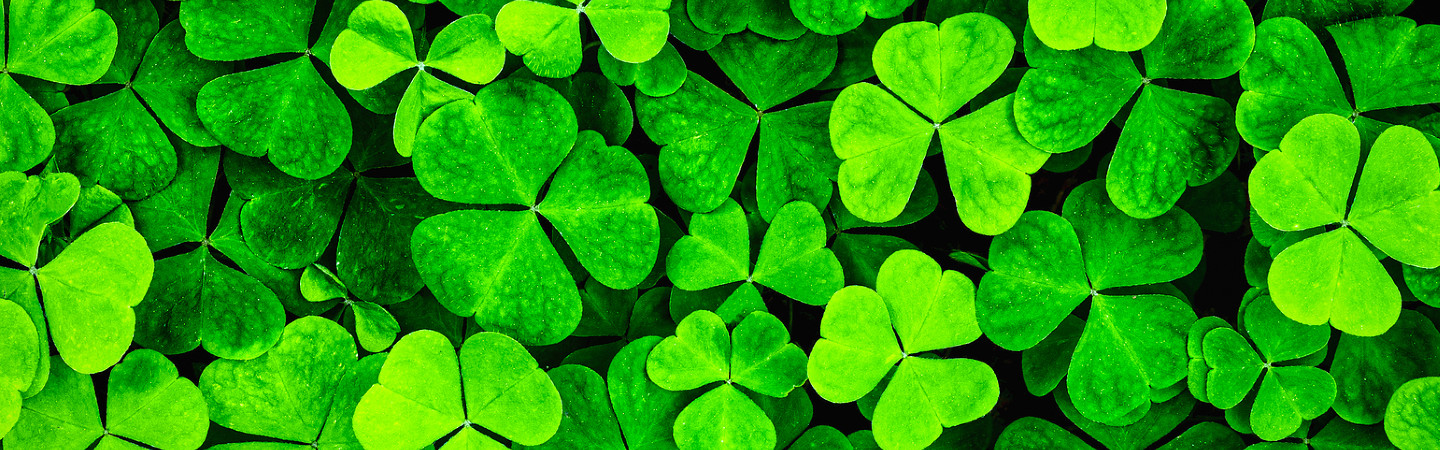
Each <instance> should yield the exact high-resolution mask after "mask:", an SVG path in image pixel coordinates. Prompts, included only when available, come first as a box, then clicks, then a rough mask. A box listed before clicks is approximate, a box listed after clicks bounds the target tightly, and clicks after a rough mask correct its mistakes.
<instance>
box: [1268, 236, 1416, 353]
mask: <svg viewBox="0 0 1440 450" xmlns="http://www.w3.org/2000/svg"><path fill="white" fill-rule="evenodd" d="M1268 281H1269V283H1270V290H1271V294H1270V295H1271V296H1272V298H1273V299H1274V300H1275V306H1278V307H1279V308H1280V311H1281V312H1284V313H1285V315H1286V316H1287V317H1289V318H1291V319H1293V320H1295V321H1297V322H1300V323H1303V324H1306V325H1321V324H1324V323H1325V322H1327V321H1328V322H1330V324H1331V325H1333V326H1334V327H1335V329H1338V330H1340V331H1344V332H1346V333H1350V334H1354V335H1357V336H1378V335H1380V334H1381V333H1384V332H1385V330H1388V329H1390V326H1391V325H1394V324H1395V321H1396V320H1397V319H1398V318H1399V316H1400V290H1399V288H1398V287H1396V286H1395V281H1394V280H1392V279H1391V278H1390V274H1388V273H1386V272H1385V268H1384V267H1381V265H1380V262H1379V261H1376V260H1375V255H1374V254H1373V253H1371V252H1370V249H1369V248H1367V247H1366V246H1365V243H1364V242H1361V241H1360V238H1358V237H1356V236H1355V233H1354V232H1353V231H1350V229H1348V228H1342V229H1339V230H1335V231H1331V232H1327V233H1325V234H1322V235H1319V236H1315V237H1312V238H1309V239H1305V240H1303V241H1300V242H1299V243H1297V244H1295V245H1292V246H1290V247H1289V248H1286V249H1285V251H1282V252H1280V255H1279V256H1277V257H1275V263H1274V265H1272V266H1271V268H1270V276H1269V278H1268Z"/></svg>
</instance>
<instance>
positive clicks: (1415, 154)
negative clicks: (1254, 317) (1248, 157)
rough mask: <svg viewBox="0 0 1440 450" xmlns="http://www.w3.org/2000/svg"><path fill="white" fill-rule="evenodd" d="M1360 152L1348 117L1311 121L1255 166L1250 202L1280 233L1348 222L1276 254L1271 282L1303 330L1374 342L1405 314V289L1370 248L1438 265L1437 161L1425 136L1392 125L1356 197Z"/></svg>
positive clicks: (1404, 259)
mask: <svg viewBox="0 0 1440 450" xmlns="http://www.w3.org/2000/svg"><path fill="white" fill-rule="evenodd" d="M1360 145H1361V137H1360V133H1359V131H1358V130H1357V129H1356V127H1355V125H1352V124H1351V123H1350V122H1349V121H1348V120H1346V119H1345V118H1343V117H1340V116H1335V115H1331V114H1321V115H1315V116H1311V117H1308V118H1306V119H1305V120H1303V121H1301V122H1300V123H1299V124H1297V125H1296V126H1295V128H1294V129H1292V130H1291V131H1290V132H1289V133H1287V134H1286V136H1285V139H1284V140H1283V141H1282V142H1281V143H1280V147H1279V150H1278V151H1273V152H1270V153H1269V154H1267V155H1266V156H1265V157H1264V158H1262V159H1261V160H1260V162H1259V163H1257V164H1256V166H1255V170H1254V171H1253V172H1251V176H1250V197H1251V199H1253V202H1254V206H1255V210H1256V211H1257V212H1258V213H1259V215H1260V217H1261V218H1262V219H1264V220H1265V222H1266V223H1268V224H1269V225H1270V226H1272V227H1274V228H1276V229H1280V230H1284V231H1300V230H1307V229H1312V228H1316V227H1320V226H1323V225H1330V224H1335V223H1339V224H1340V225H1341V227H1340V228H1339V229H1336V230H1333V231H1327V232H1324V233H1323V234H1320V235H1317V236H1314V237H1309V238H1306V239H1304V240H1302V241H1300V242H1298V243H1295V244H1294V245H1291V246H1289V247H1288V248H1285V249H1284V250H1283V251H1281V252H1280V254H1279V255H1278V256H1276V257H1275V263H1274V265H1273V266H1272V267H1271V269H1270V274H1269V276H1268V283H1269V285H1270V289H1271V291H1272V295H1273V296H1274V299H1275V304H1276V305H1277V306H1279V307H1280V310H1281V311H1284V312H1285V315H1286V316H1289V317H1290V318H1291V319H1295V320H1297V321H1299V322H1301V323H1305V324H1310V325H1319V324H1324V323H1326V322H1327V321H1328V322H1330V323H1331V324H1332V325H1334V326H1335V328H1336V329H1338V330H1340V331H1344V332H1346V333H1350V334H1354V335H1358V336H1377V335H1380V334H1382V333H1384V332H1385V330H1388V329H1389V328H1390V326H1391V325H1393V324H1394V323H1395V321H1396V319H1397V318H1398V317H1399V314H1400V292H1399V288H1398V287H1397V286H1396V285H1395V281H1394V280H1393V279H1391V277H1390V275H1389V274H1388V273H1386V272H1385V269H1384V268H1383V267H1381V265H1380V262H1379V261H1377V260H1376V254H1372V253H1371V251H1370V249H1369V248H1368V247H1367V246H1366V241H1368V242H1369V243H1370V244H1371V245H1374V246H1375V247H1376V248H1377V249H1378V250H1379V251H1380V252H1383V254H1385V255H1388V256H1390V257H1393V258H1395V259H1396V260H1398V261H1400V262H1402V263H1405V264H1409V265H1415V266H1420V267H1425V268H1430V267H1435V266H1437V265H1440V251H1436V250H1435V249H1434V248H1433V247H1431V246H1427V245H1423V244H1421V243H1423V242H1429V241H1431V240H1434V239H1437V238H1440V222H1437V219H1436V218H1440V192H1436V188H1437V187H1440V163H1437V162H1436V156H1435V153H1434V151H1433V150H1432V149H1431V148H1430V144H1429V142H1427V141H1426V139H1425V137H1424V135H1422V134H1421V133H1420V132H1419V131H1416V130H1415V129H1413V128H1409V127H1403V126H1402V127H1392V128H1390V129H1387V130H1385V132H1384V133H1382V134H1381V135H1380V137H1378V138H1377V139H1376V140H1375V144H1374V146H1373V147H1372V149H1371V151H1370V154H1369V156H1368V158H1367V160H1366V164H1365V171H1364V172H1363V173H1361V174H1360V180H1359V183H1358V185H1357V187H1356V188H1355V189H1353V190H1352V189H1351V185H1352V184H1351V183H1353V182H1354V179H1355V174H1356V172H1358V167H1359V163H1360V154H1361V152H1360ZM1352 192H1353V193H1354V195H1355V200H1354V202H1353V203H1351V204H1348V205H1347V202H1348V201H1349V198H1350V194H1351V193H1352ZM1357 233H1358V234H1357ZM1361 236H1363V237H1364V238H1365V239H1366V241H1362V240H1361Z"/></svg>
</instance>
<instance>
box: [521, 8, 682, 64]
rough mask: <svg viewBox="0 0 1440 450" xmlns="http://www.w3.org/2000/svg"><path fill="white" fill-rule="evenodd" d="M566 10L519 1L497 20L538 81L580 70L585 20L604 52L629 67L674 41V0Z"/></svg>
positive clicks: (650, 56)
mask: <svg viewBox="0 0 1440 450" xmlns="http://www.w3.org/2000/svg"><path fill="white" fill-rule="evenodd" d="M566 1H568V2H570V3H572V4H574V5H575V7H574V8H566V7H563V6H556V5H552V4H548V3H541V2H538V1H531V0H515V1H512V2H510V3H507V4H505V6H504V7H502V8H500V12H499V13H496V14H495V32H496V34H498V35H499V37H500V42H503V43H505V48H506V49H509V50H510V53H514V54H516V55H520V56H523V57H524V60H525V67H529V68H530V70H531V71H533V72H535V74H536V75H540V76H542V77H549V78H560V77H568V76H570V75H574V74H575V72H576V71H577V70H580V60H581V56H582V54H583V53H582V48H581V46H580V15H581V14H584V15H585V16H586V17H589V18H590V26H591V27H593V28H594V29H595V34H596V35H597V36H599V38H600V43H601V44H603V46H604V47H605V51H607V52H610V55H612V56H614V57H615V59H619V60H621V61H624V62H628V63H640V62H645V61H648V60H650V58H653V57H655V55H657V54H659V53H660V49H661V48H664V46H665V39H666V38H667V37H669V36H670V16H669V15H668V14H667V13H666V10H668V9H670V0H566Z"/></svg>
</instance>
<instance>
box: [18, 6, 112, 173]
mask: <svg viewBox="0 0 1440 450" xmlns="http://www.w3.org/2000/svg"><path fill="white" fill-rule="evenodd" d="M0 26H3V27H4V28H5V29H6V31H0V47H3V48H4V49H8V52H7V50H3V49H0V103H3V104H4V105H5V107H4V108H0V172H7V171H12V170H30V168H32V167H35V165H36V164H40V162H41V161H44V160H45V158H46V157H48V156H50V151H51V150H52V149H53V148H54V146H55V123H54V121H53V120H52V119H51V117H50V115H49V114H48V113H47V112H46V110H45V109H44V108H42V107H41V105H40V103H38V102H36V101H35V100H36V99H35V98H34V97H32V96H31V95H30V94H29V93H26V92H25V90H24V89H22V88H21V87H20V85H19V84H17V83H16V79H15V78H14V75H12V74H15V75H28V76H32V77H35V78H39V79H42V80H46V81H52V82H55V83H62V84H75V85H80V84H90V83H93V82H95V81H96V80H99V79H100V77H101V76H103V75H105V71H106V70H107V69H109V68H110V63H111V61H112V60H113V59H114V58H115V48H116V46H117V45H118V40H119V37H118V36H117V34H116V31H115V21H114V20H113V19H111V18H110V15H109V14H106V13H105V11H101V10H98V9H95V1H94V0H65V1H54V0H18V1H10V2H5V4H3V5H0Z"/></svg>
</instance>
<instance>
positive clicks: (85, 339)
mask: <svg viewBox="0 0 1440 450" xmlns="http://www.w3.org/2000/svg"><path fill="white" fill-rule="evenodd" d="M149 253H150V252H149V250H148V249H147V248H146V247H145V238H143V237H141V236H140V234H139V233H136V232H135V229H133V228H130V227H129V226H127V225H124V224H119V223H113V222H112V223H106V224H101V225H99V226H96V227H95V228H93V229H91V230H90V232H88V233H85V234H83V235H81V236H80V238H79V239H76V240H75V242H73V243H71V244H70V246H69V247H67V248H66V249H65V251H63V252H61V253H60V255H59V256H56V257H55V259H54V260H52V261H50V263H49V264H46V265H45V267H42V268H40V270H39V271H37V272H36V273H35V279H36V280H37V281H38V282H39V284H40V293H41V296H42V297H43V298H44V299H45V303H44V304H45V316H46V318H47V319H49V323H50V334H51V338H52V339H53V342H54V343H55V348H56V349H58V350H59V351H60V356H61V357H62V358H63V359H64V360H65V363H66V364H67V365H69V366H70V367H71V368H73V369H74V370H75V371H78V372H80V373H85V374H90V373H95V372H99V371H102V370H105V369H107V368H109V367H110V366H112V365H114V364H115V363H116V362H119V361H120V358H121V356H124V354H125V350H126V349H128V348H130V341H131V339H132V338H133V337H134V335H135V312H134V310H133V308H134V307H135V305H136V304H138V303H140V301H141V300H142V299H144V297H145V292H146V290H147V289H148V288H149V286H150V280H151V276H152V275H153V273H154V271H155V262H154V260H152V259H150V255H149Z"/></svg>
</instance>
